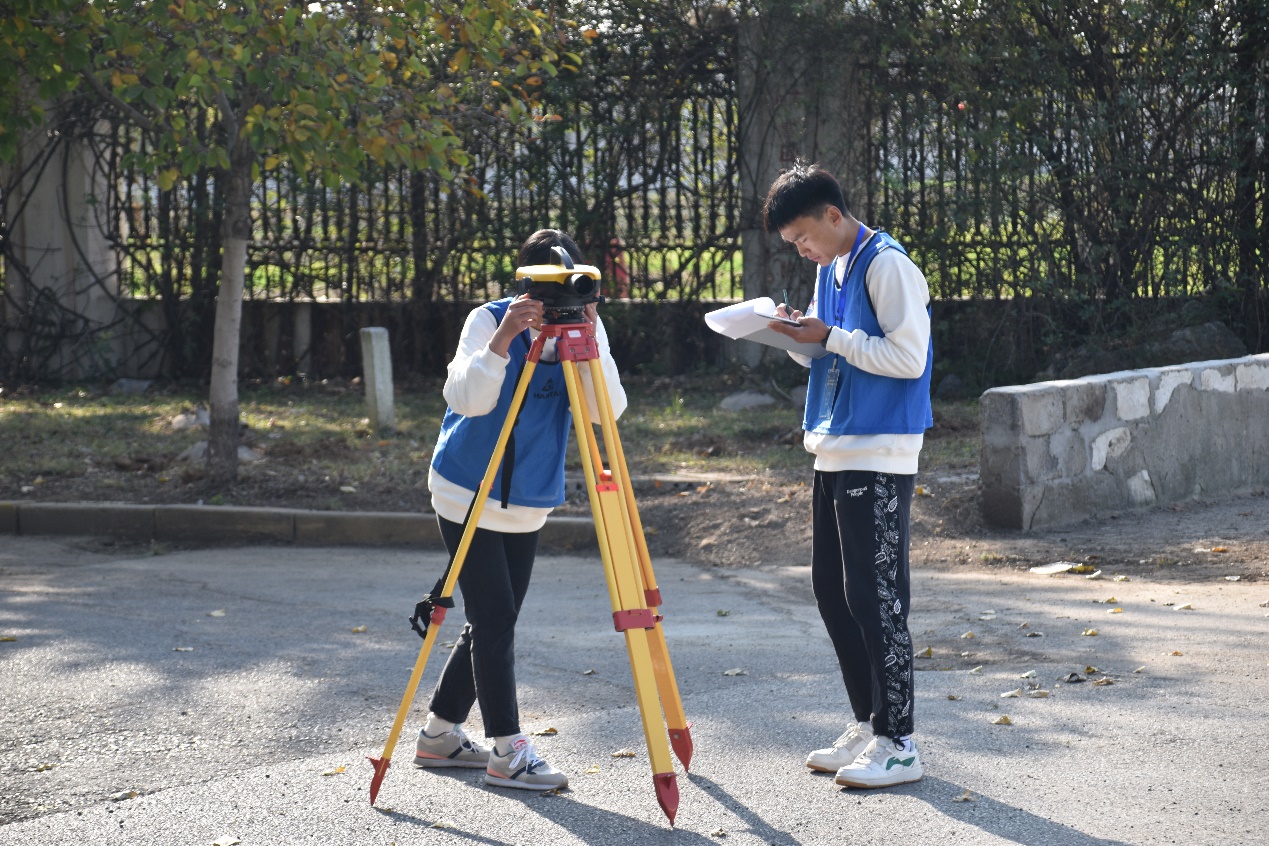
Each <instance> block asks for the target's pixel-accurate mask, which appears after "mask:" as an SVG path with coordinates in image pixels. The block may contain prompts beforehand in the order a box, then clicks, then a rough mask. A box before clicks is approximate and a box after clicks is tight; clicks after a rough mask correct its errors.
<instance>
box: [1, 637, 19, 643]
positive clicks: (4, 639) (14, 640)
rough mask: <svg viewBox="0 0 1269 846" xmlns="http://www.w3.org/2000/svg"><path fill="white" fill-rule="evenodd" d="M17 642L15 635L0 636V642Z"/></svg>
mask: <svg viewBox="0 0 1269 846" xmlns="http://www.w3.org/2000/svg"><path fill="white" fill-rule="evenodd" d="M17 642H18V639H17V638H16V637H11V636H10V635H5V636H4V637H0V643H17Z"/></svg>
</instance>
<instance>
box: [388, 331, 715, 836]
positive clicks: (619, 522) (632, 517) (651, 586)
mask: <svg viewBox="0 0 1269 846" xmlns="http://www.w3.org/2000/svg"><path fill="white" fill-rule="evenodd" d="M548 338H556V339H557V341H556V345H555V348H556V352H557V354H558V356H559V359H560V364H561V367H562V369H563V372H564V379H565V382H566V383H567V386H568V401H569V407H570V409H571V411H572V414H573V428H574V429H575V430H576V432H577V439H578V451H579V452H580V453H581V459H582V469H583V471H584V472H585V475H586V489H587V491H588V492H589V495H590V507H591V513H592V515H593V516H594V520H595V530H596V533H597V535H598V540H599V554H600V557H601V558H602V560H603V565H604V575H605V577H606V579H607V582H608V596H609V599H610V600H611V602H612V609H613V614H612V616H613V623H614V625H615V626H616V629H617V631H619V632H623V633H624V634H625V636H626V651H627V653H628V654H629V657H630V669H631V672H632V673H633V675H634V687H635V695H636V697H637V699H638V703H639V713H640V715H641V717H642V720H643V734H644V738H645V739H646V740H647V744H648V758H649V760H650V761H651V764H652V781H653V785H654V787H655V789H656V796H657V802H658V803H659V804H660V806H661V809H662V810H663V811H664V812H665V815H666V816H667V817H669V819H670V823H671V825H673V823H674V815H675V813H676V812H677V811H678V806H679V789H678V780H677V778H676V777H675V775H674V766H673V763H672V762H671V760H670V746H673V749H674V753H675V755H677V756H678V759H679V761H681V762H682V764H683V769H684V770H687V769H688V767H689V766H690V765H691V759H692V735H691V732H690V730H689V729H690V727H689V725H688V723H687V717H686V716H685V715H684V713H683V703H682V701H681V699H680V698H679V688H678V683H677V682H676V681H675V678H674V669H673V667H672V666H671V664H670V653H669V650H668V649H667V647H666V643H665V633H664V631H662V629H661V619H662V617H661V615H659V614H657V613H656V612H657V608H658V607H659V606H660V605H661V591H660V590H659V589H658V588H657V583H656V576H655V574H654V573H653V572H652V559H651V557H650V556H649V554H648V544H647V541H646V539H645V538H644V533H643V524H642V523H641V522H640V521H639V511H638V509H637V508H636V506H635V500H634V491H633V490H632V489H631V487H630V477H629V475H628V473H627V471H626V459H625V455H624V453H623V452H622V450H621V438H620V436H619V435H618V434H617V425H616V419H615V417H614V416H613V411H612V404H611V403H610V402H609V399H608V386H607V384H606V382H605V380H604V371H603V368H602V366H601V365H600V361H599V345H598V342H597V341H596V340H595V332H594V328H593V327H592V326H591V325H590V324H589V323H558V324H553V323H547V324H546V325H545V326H543V327H542V331H541V333H540V334H539V335H538V337H537V339H536V340H535V341H534V342H533V345H532V347H530V349H529V354H528V356H527V357H526V361H525V366H524V370H523V372H522V373H521V374H520V378H519V381H518V382H517V383H516V389H515V393H514V395H513V396H512V400H511V407H510V409H509V410H508V412H507V418H506V422H504V423H503V426H502V431H501V432H500V433H499V435H498V441H497V443H496V444H495V445H494V450H493V455H492V456H491V457H490V459H489V466H488V468H487V469H486V470H485V476H484V478H483V479H482V480H481V483H480V489H479V490H478V491H477V493H476V498H475V500H474V501H473V503H472V508H471V512H470V514H469V515H468V517H467V521H466V525H465V527H464V530H463V535H462V539H461V540H460V542H459V544H458V549H457V550H455V552H454V560H453V563H452V564H451V565H450V567H449V570H448V571H447V573H446V575H445V578H444V581H443V584H442V586H441V589H440V591H439V595H437V596H435V597H434V599H433V600H432V601H431V602H428V600H425V602H428V610H429V611H430V620H426V621H425V622H424V627H425V630H421V631H423V633H424V637H423V647H422V649H420V650H419V657H418V660H416V661H415V664H414V671H413V672H412V673H411V674H410V681H409V684H408V685H407V687H406V691H405V695H404V697H402V699H401V706H400V708H399V709H398V710H397V716H396V720H395V721H394V722H393V724H392V731H391V733H390V734H389V735H388V742H387V743H386V744H385V745H384V749H383V755H382V756H380V757H379V758H370V759H369V760H370V763H371V764H373V765H374V769H375V775H374V779H373V780H372V781H371V784H370V803H371V804H374V801H375V797H376V796H377V795H378V793H379V787H380V785H381V784H382V783H383V777H384V775H385V774H386V773H387V770H388V766H389V764H390V763H391V760H392V753H393V750H394V749H395V748H396V744H397V740H398V738H399V737H400V735H401V729H402V727H403V726H404V725H405V719H406V714H407V712H408V711H409V709H410V705H411V703H412V702H413V701H414V695H415V691H416V690H417V689H418V685H419V680H420V679H421V678H422V676H423V670H424V668H425V667H426V666H427V659H428V655H429V654H430V653H431V651H432V645H433V644H434V643H435V641H436V632H437V629H438V628H439V627H440V623H441V622H442V621H443V620H444V619H445V611H446V607H453V601H452V600H451V599H450V597H451V596H452V595H453V593H454V586H455V584H456V583H457V581H458V574H459V571H460V570H461V569H462V565H463V561H464V560H465V559H466V557H467V551H468V548H469V547H470V545H471V540H472V537H473V535H474V534H475V532H476V525H477V524H478V523H479V522H480V515H481V512H482V511H483V509H484V505H485V500H486V499H487V498H488V496H490V495H491V494H492V489H493V483H494V477H495V476H496V475H497V473H498V468H499V467H500V466H501V465H502V457H503V453H504V452H505V450H506V446H507V441H508V439H509V437H510V435H511V429H512V427H513V426H514V425H515V419H516V416H517V414H518V413H519V411H520V408H521V406H522V405H523V403H524V395H525V393H526V391H527V389H528V385H529V381H530V379H531V378H532V376H533V371H534V368H535V367H536V366H537V363H538V361H539V359H540V357H541V354H542V347H543V345H544V344H545V343H546V341H547V339H548ZM579 362H585V363H586V364H587V365H588V366H589V367H590V374H591V385H592V386H593V388H594V392H595V402H596V407H597V408H598V410H599V415H600V419H599V420H597V421H592V420H591V419H590V415H589V412H588V411H587V408H586V402H585V399H584V397H583V396H582V383H581V376H580V374H579V372H578V364H579ZM592 422H594V423H598V424H599V427H600V431H601V433H602V435H603V441H604V454H605V455H607V457H608V469H604V465H603V459H602V457H601V455H600V451H599V443H598V441H597V439H596V436H595V430H594V428H593V426H592V425H591V424H592ZM417 616H418V614H417V612H416V617H417ZM429 622H430V625H429V624H428V623H429ZM416 628H417V626H416ZM662 716H664V727H665V729H666V732H662V731H661V728H662V719H661V718H662ZM667 733H668V743H667Z"/></svg>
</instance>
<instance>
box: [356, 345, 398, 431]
mask: <svg viewBox="0 0 1269 846" xmlns="http://www.w3.org/2000/svg"><path fill="white" fill-rule="evenodd" d="M361 368H362V381H363V382H364V383H365V385H366V405H367V406H368V407H369V410H370V413H369V417H370V425H371V426H373V427H374V428H375V429H376V430H380V431H388V432H391V431H393V430H395V429H396V426H397V417H396V411H395V409H394V408H393V403H392V352H391V350H390V348H389V347H388V330H387V329H384V328H383V327H382V326H370V327H367V328H365V329H362V330H361Z"/></svg>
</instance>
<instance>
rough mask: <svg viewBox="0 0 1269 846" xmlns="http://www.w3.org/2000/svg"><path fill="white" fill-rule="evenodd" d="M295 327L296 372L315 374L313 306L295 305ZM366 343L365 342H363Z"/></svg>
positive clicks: (293, 340) (294, 352) (293, 333)
mask: <svg viewBox="0 0 1269 846" xmlns="http://www.w3.org/2000/svg"><path fill="white" fill-rule="evenodd" d="M294 320H295V325H294V326H293V327H292V333H291V343H292V352H293V354H294V355H295V371H296V372H297V373H299V374H301V375H303V374H307V373H312V372H313V304H312V303H296V304H295V318H294ZM363 343H364V342H363Z"/></svg>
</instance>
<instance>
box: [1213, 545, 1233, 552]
mask: <svg viewBox="0 0 1269 846" xmlns="http://www.w3.org/2000/svg"><path fill="white" fill-rule="evenodd" d="M1212 552H1229V547H1227V546H1214V547H1212Z"/></svg>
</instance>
